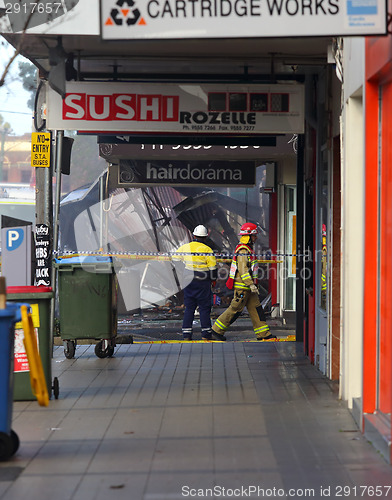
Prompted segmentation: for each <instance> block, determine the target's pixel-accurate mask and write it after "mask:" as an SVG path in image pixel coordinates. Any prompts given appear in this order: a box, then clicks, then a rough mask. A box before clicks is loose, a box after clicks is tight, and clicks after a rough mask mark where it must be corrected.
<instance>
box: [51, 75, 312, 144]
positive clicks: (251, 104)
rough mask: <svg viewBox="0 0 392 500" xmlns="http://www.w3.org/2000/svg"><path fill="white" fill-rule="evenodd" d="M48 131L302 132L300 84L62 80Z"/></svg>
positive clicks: (168, 133)
mask: <svg viewBox="0 0 392 500" xmlns="http://www.w3.org/2000/svg"><path fill="white" fill-rule="evenodd" d="M47 128H48V130H79V131H91V132H93V131H98V132H111V133H113V132H119V133H121V132H122V133H124V132H126V133H128V134H147V135H150V134H157V135H158V134H165V135H170V134H172V135H178V134H188V135H198V134H203V135H215V134H220V135H228V136H236V135H242V136H243V135H252V134H265V133H269V134H284V133H303V131H304V88H303V86H302V85H294V84H293V85H290V84H285V85H239V84H205V85H203V84H202V85H198V84H154V83H141V84H138V83H112V84H111V83H83V82H75V83H67V87H66V96H65V99H64V100H62V99H61V97H60V96H59V94H57V93H56V92H54V91H53V90H52V89H50V88H49V89H48V114H47Z"/></svg>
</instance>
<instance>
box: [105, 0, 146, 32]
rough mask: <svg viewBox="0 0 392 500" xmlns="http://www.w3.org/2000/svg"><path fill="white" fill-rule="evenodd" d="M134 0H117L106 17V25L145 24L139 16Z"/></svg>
mask: <svg viewBox="0 0 392 500" xmlns="http://www.w3.org/2000/svg"><path fill="white" fill-rule="evenodd" d="M135 4H136V2H135V1H134V0H117V2H116V3H115V4H114V5H115V6H114V7H113V8H112V9H111V10H110V15H109V17H108V18H107V19H106V22H105V25H106V26H114V25H116V26H133V25H135V24H138V25H145V24H146V21H145V20H144V18H143V17H142V16H141V14H140V11H139V9H138V8H137V7H135Z"/></svg>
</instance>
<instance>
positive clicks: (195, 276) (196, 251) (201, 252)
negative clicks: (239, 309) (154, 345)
mask: <svg viewBox="0 0 392 500" xmlns="http://www.w3.org/2000/svg"><path fill="white" fill-rule="evenodd" d="M207 236H208V231H207V229H206V228H205V227H204V226H202V225H200V226H197V227H195V229H194V231H193V237H194V240H193V241H191V242H190V243H186V244H185V245H182V246H181V247H180V248H178V249H177V251H176V254H178V255H176V254H175V255H174V256H173V260H174V261H181V262H182V263H183V264H184V266H185V267H184V270H183V286H184V305H185V311H184V318H183V321H182V335H183V338H184V340H192V336H193V320H194V317H195V311H196V308H197V307H198V308H199V313H200V326H201V336H202V339H203V340H212V332H211V317H210V315H211V306H212V291H211V285H212V284H213V283H214V282H215V281H216V278H217V267H216V258H215V256H214V253H213V251H212V249H211V248H210V247H209V246H207V245H206V244H205V240H206V238H207Z"/></svg>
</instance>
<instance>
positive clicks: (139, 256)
mask: <svg viewBox="0 0 392 500" xmlns="http://www.w3.org/2000/svg"><path fill="white" fill-rule="evenodd" d="M174 255H176V256H177V257H178V256H182V255H191V253H186V254H182V253H176V254H173V256H174ZM192 255H210V254H206V253H203V254H196V253H194V254H192ZM86 256H88V257H115V258H116V259H130V260H158V261H166V262H171V261H172V260H176V259H173V256H172V255H159V254H158V253H154V252H150V253H135V254H133V253H104V252H97V253H95V252H86V253H83V252H81V253H68V254H65V255H61V256H58V258H60V259H62V260H64V259H71V258H74V257H86ZM231 260H232V259H231V258H226V259H222V258H219V257H218V258H217V259H216V261H217V262H223V263H226V264H230V263H231ZM257 262H258V263H259V264H281V263H282V262H283V260H274V259H258V260H257Z"/></svg>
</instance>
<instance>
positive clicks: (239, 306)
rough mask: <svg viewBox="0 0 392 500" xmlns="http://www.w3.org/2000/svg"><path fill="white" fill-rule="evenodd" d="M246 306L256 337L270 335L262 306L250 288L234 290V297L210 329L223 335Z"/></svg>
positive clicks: (260, 337)
mask: <svg viewBox="0 0 392 500" xmlns="http://www.w3.org/2000/svg"><path fill="white" fill-rule="evenodd" d="M245 306H246V308H247V310H248V312H249V316H250V319H251V321H252V325H253V330H254V332H255V335H256V337H257V338H258V339H263V338H265V337H267V336H268V335H270V331H269V326H268V325H267V323H266V321H265V314H264V311H263V306H262V305H261V304H260V300H259V296H258V295H257V293H252V292H251V291H250V290H235V291H234V297H233V299H232V301H231V303H230V305H229V307H228V308H227V309H226V311H224V312H223V313H222V314H221V315H220V316H219V318H218V319H217V320H216V321H215V323H214V325H213V326H212V329H213V330H214V332H216V333H220V334H221V335H224V333H225V331H226V330H227V329H228V328H229V326H230V325H232V324H233V323H234V321H235V320H236V319H237V318H238V317H239V316H240V314H241V313H242V311H243V310H244V308H245Z"/></svg>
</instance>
